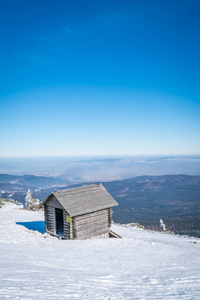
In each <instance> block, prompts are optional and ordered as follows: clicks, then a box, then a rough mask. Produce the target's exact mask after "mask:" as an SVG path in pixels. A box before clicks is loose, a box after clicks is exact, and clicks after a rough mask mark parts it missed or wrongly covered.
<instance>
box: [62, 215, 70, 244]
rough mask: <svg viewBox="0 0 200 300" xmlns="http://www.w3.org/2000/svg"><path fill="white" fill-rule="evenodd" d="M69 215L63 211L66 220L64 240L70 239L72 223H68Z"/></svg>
mask: <svg viewBox="0 0 200 300" xmlns="http://www.w3.org/2000/svg"><path fill="white" fill-rule="evenodd" d="M67 215H68V213H67V212H66V210H63V219H64V238H65V239H70V223H68V222H67V221H66V218H67Z"/></svg>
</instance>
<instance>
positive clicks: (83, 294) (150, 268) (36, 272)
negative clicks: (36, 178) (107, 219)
mask: <svg viewBox="0 0 200 300" xmlns="http://www.w3.org/2000/svg"><path fill="white" fill-rule="evenodd" d="M0 220H1V222H0V299H6V298H7V299H199V295H200V272H199V270H200V260H199V255H200V240H199V239H195V238H184V237H179V236H172V235H169V234H162V233H156V232H153V231H152V232H150V231H146V230H142V229H138V228H136V227H131V226H127V227H125V226H116V225H113V228H112V229H113V230H114V231H115V232H117V233H118V234H120V235H121V236H122V237H123V238H122V239H106V240H100V239H96V240H85V241H73V240H70V241H67V240H62V241H60V240H58V239H56V238H54V237H50V236H47V235H46V234H44V222H43V221H44V217H43V212H42V211H40V212H34V211H26V210H22V209H20V206H17V205H15V204H12V203H6V204H5V205H4V206H3V207H2V208H1V209H0ZM28 228H29V229H28ZM30 229H38V230H39V231H35V230H30Z"/></svg>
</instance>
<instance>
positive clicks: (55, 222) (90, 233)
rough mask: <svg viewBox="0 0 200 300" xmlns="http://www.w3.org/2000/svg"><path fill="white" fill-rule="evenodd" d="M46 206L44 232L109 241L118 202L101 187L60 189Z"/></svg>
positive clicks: (61, 236) (59, 235) (65, 237)
mask: <svg viewBox="0 0 200 300" xmlns="http://www.w3.org/2000/svg"><path fill="white" fill-rule="evenodd" d="M42 205H44V214H45V230H46V232H47V233H50V234H51V235H55V236H58V237H60V238H63V239H71V240H74V239H89V238H108V237H109V233H110V226H111V207H114V206H117V205H118V203H117V202H116V201H115V200H114V199H113V197H112V196H111V195H110V194H109V193H108V191H107V190H106V189H105V188H104V186H103V185H102V184H93V185H88V186H82V187H78V188H73V189H68V190H60V191H56V192H54V193H52V194H51V195H49V196H48V197H47V198H46V199H45V200H44V201H43V202H42V203H41V205H40V206H42Z"/></svg>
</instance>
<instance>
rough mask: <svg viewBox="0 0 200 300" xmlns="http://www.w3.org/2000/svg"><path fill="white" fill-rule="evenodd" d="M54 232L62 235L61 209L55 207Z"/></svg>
mask: <svg viewBox="0 0 200 300" xmlns="http://www.w3.org/2000/svg"><path fill="white" fill-rule="evenodd" d="M55 217H56V224H55V225H56V234H57V235H59V236H60V237H64V222H63V209H60V208H55Z"/></svg>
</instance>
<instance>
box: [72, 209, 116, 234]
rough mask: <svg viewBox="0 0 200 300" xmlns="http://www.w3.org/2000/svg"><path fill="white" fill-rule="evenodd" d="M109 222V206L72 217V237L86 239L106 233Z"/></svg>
mask: <svg viewBox="0 0 200 300" xmlns="http://www.w3.org/2000/svg"><path fill="white" fill-rule="evenodd" d="M110 224H111V210H110V208H107V209H103V210H100V211H96V212H94V213H90V214H85V215H82V216H77V217H74V218H73V219H72V227H73V238H74V239H87V238H92V237H94V236H99V235H101V234H104V233H108V232H109V229H110Z"/></svg>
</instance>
